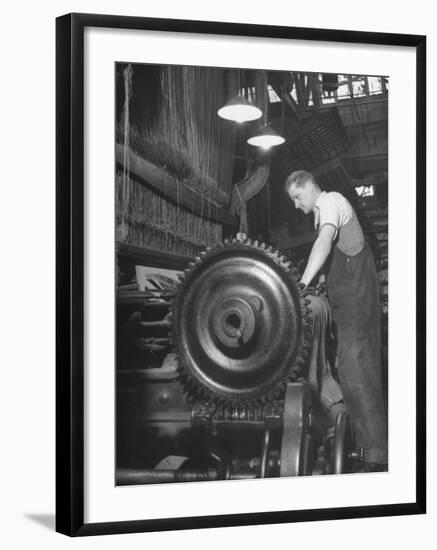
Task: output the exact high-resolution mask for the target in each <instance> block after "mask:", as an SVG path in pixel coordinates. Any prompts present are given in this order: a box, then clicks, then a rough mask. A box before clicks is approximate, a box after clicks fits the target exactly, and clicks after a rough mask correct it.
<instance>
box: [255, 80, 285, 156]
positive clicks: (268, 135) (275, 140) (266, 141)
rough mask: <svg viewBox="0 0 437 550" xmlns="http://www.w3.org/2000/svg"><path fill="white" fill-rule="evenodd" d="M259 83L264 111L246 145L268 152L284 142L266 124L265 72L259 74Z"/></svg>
mask: <svg viewBox="0 0 437 550" xmlns="http://www.w3.org/2000/svg"><path fill="white" fill-rule="evenodd" d="M259 82H260V86H259V87H260V95H261V98H262V104H263V109H264V120H263V121H262V124H261V126H260V127H259V128H258V129H257V130H256V132H255V135H254V136H252V137H251V138H249V139H248V140H247V143H249V145H253V146H255V147H260V148H261V149H265V150H268V149H270V148H271V147H275V146H276V145H281V144H282V143H284V142H285V139H284V138H283V137H282V136H280V135H279V134H278V133H277V132H276V131H275V130H274V129H273V128H272V127H271V126H270V124H269V123H268V116H267V108H268V93H269V92H268V87H267V74H266V72H265V71H263V72H262V73H261V74H260V81H259Z"/></svg>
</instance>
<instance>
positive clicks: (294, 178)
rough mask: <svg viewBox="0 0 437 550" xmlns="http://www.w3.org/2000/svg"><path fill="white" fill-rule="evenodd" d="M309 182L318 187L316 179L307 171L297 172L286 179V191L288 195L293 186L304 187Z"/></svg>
mask: <svg viewBox="0 0 437 550" xmlns="http://www.w3.org/2000/svg"><path fill="white" fill-rule="evenodd" d="M309 181H310V182H311V183H314V185H317V182H316V179H315V177H314V176H313V175H312V174H311V172H307V170H296V171H295V172H292V173H291V174H290V175H289V176H288V178H287V179H286V181H285V185H284V189H285V191H286V192H287V193H288V190H289V189H290V187H291V186H292V185H295V186H296V187H304V186H305V185H306V184H307V182H309Z"/></svg>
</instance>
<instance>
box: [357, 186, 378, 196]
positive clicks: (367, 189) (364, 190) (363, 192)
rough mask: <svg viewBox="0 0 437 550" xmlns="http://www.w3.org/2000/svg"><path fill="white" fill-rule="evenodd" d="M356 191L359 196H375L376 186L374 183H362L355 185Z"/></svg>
mask: <svg viewBox="0 0 437 550" xmlns="http://www.w3.org/2000/svg"><path fill="white" fill-rule="evenodd" d="M355 191H356V192H357V195H358V196H359V197H373V196H374V195H375V187H374V186H373V185H361V186H360V187H355Z"/></svg>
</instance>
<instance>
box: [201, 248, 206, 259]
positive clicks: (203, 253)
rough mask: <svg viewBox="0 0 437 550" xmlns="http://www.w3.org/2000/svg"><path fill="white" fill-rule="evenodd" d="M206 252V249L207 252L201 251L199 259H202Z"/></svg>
mask: <svg viewBox="0 0 437 550" xmlns="http://www.w3.org/2000/svg"><path fill="white" fill-rule="evenodd" d="M207 251H208V249H207V250H202V252H201V253H200V258H204V257H205V256H206V253H207Z"/></svg>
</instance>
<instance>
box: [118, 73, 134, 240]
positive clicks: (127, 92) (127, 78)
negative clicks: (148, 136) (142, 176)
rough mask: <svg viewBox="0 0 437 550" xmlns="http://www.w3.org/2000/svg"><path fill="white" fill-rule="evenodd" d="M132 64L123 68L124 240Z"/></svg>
mask: <svg viewBox="0 0 437 550" xmlns="http://www.w3.org/2000/svg"><path fill="white" fill-rule="evenodd" d="M132 72H133V71H132V65H128V66H127V67H126V68H125V69H124V70H123V79H124V106H123V114H122V119H121V120H122V125H123V131H124V144H123V145H124V154H123V179H122V198H121V225H120V229H119V231H120V235H119V238H120V240H121V241H126V240H127V237H128V233H129V226H128V223H127V218H128V215H129V202H130V191H131V189H130V188H131V179H130V177H129V170H130V156H129V134H130V120H129V101H130V98H131V96H132Z"/></svg>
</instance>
